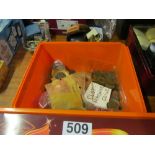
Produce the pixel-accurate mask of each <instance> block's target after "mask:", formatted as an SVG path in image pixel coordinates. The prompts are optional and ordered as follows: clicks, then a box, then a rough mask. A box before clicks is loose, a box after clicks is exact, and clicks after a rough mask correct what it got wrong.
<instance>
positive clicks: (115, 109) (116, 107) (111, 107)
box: [107, 101, 120, 111]
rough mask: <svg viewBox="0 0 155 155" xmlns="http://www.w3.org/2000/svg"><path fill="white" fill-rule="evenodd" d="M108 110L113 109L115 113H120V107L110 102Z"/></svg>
mask: <svg viewBox="0 0 155 155" xmlns="http://www.w3.org/2000/svg"><path fill="white" fill-rule="evenodd" d="M107 108H108V109H113V110H114V111H118V110H119V109H120V105H119V104H118V103H117V102H113V101H109V102H108V103H107Z"/></svg>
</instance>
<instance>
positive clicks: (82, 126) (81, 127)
mask: <svg viewBox="0 0 155 155" xmlns="http://www.w3.org/2000/svg"><path fill="white" fill-rule="evenodd" d="M62 134H63V135H91V134H92V123H86V122H73V121H64V122H63V129H62Z"/></svg>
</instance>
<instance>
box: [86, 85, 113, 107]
mask: <svg viewBox="0 0 155 155" xmlns="http://www.w3.org/2000/svg"><path fill="white" fill-rule="evenodd" d="M111 91H112V90H111V89H109V88H107V87H104V86H102V85H100V84H97V83H95V82H91V83H90V85H89V87H88V89H87V90H86V93H85V95H84V98H85V100H86V101H87V102H89V103H92V104H94V105H95V106H97V107H99V108H104V109H107V103H108V102H109V99H110V95H111Z"/></svg>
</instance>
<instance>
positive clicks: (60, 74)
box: [55, 72, 66, 79]
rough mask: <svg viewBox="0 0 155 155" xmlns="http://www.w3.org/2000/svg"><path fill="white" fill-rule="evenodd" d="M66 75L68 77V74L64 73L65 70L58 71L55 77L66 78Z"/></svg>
mask: <svg viewBox="0 0 155 155" xmlns="http://www.w3.org/2000/svg"><path fill="white" fill-rule="evenodd" d="M64 77H66V74H65V73H63V72H58V73H57V74H56V75H55V78H56V79H62V78H64Z"/></svg>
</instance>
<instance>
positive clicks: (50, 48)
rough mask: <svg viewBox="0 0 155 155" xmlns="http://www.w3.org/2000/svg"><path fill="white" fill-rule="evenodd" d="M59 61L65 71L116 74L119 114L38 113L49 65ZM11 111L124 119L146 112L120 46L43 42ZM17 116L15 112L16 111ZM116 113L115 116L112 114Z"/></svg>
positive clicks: (126, 54)
mask: <svg viewBox="0 0 155 155" xmlns="http://www.w3.org/2000/svg"><path fill="white" fill-rule="evenodd" d="M56 59H60V60H61V61H62V62H63V63H64V64H65V65H66V66H67V67H68V68H70V69H74V70H76V71H91V70H92V69H99V70H112V69H115V70H116V72H117V74H118V79H119V82H120V87H121V89H122V90H123V93H124V95H125V102H124V103H123V110H122V111H121V112H97V111H79V110H52V109H50V110H49V109H47V110H46V109H38V100H39V97H40V95H41V93H42V92H43V91H44V85H45V84H46V83H48V82H49V76H50V72H51V67H52V63H53V61H54V60H56ZM13 107H14V108H16V109H18V108H22V112H24V109H23V108H25V112H26V113H42V114H50V113H51V114H52V113H53V114H60V115H80V116H102V115H103V116H105V115H107V116H109V115H110V116H113V115H117V116H121V115H122V116H123V115H124V116H127V117H128V114H129V117H130V116H131V115H130V112H131V113H132V112H133V113H135V112H137V113H141V112H146V108H145V103H144V100H143V96H142V93H141V90H140V87H139V83H138V80H137V77H136V73H135V69H134V66H133V63H132V59H131V56H130V52H129V49H128V47H127V46H125V45H124V44H122V43H116V42H115V43H113V42H107V43H106V42H103V43H101V42H96V43H92V42H91V43H90V42H89V43H83V42H74V43H73V42H49V43H46V42H43V43H41V44H40V45H39V46H38V47H37V49H36V51H35V54H34V55H33V58H32V60H31V63H30V65H29V67H28V69H27V71H26V74H25V76H24V79H23V81H22V83H21V85H20V87H19V90H18V93H17V95H16V97H15V99H14V101H13ZM17 112H18V110H17ZM116 113H117V114H116ZM134 115H135V114H134Z"/></svg>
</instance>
